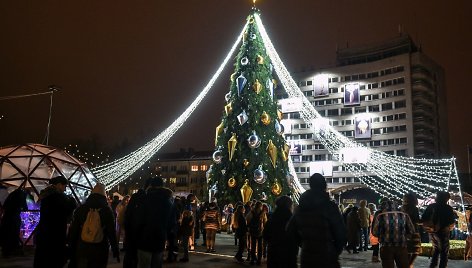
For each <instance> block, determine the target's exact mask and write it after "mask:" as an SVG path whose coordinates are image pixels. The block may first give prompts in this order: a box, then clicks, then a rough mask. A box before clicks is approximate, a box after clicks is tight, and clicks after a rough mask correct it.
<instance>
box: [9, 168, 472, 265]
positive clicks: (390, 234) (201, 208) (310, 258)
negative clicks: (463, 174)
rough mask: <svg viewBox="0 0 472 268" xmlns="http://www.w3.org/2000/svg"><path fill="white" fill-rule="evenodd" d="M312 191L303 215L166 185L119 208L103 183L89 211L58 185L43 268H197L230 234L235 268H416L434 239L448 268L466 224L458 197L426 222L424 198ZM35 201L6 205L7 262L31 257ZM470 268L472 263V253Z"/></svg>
mask: <svg viewBox="0 0 472 268" xmlns="http://www.w3.org/2000/svg"><path fill="white" fill-rule="evenodd" d="M309 184H310V189H309V190H307V191H306V192H305V193H303V194H302V195H301V196H300V198H299V200H298V201H299V202H298V206H295V204H294V203H293V200H292V198H291V197H289V196H280V197H278V198H277V199H276V200H275V204H273V205H274V209H271V204H267V203H265V202H264V201H263V200H251V201H249V202H247V203H242V202H237V203H235V204H234V205H233V204H224V206H223V208H220V207H219V206H218V203H217V200H216V199H215V198H212V199H211V200H209V202H202V203H200V202H199V200H198V199H197V198H196V196H195V195H193V194H189V195H188V196H186V197H179V196H174V193H173V192H172V191H171V190H170V189H168V188H165V187H164V185H163V180H162V178H159V177H156V178H150V179H148V180H147V181H146V183H145V185H144V187H143V188H142V189H140V190H138V191H137V192H136V193H134V194H133V195H132V196H124V197H122V198H121V199H120V198H119V197H118V196H116V197H113V198H109V197H108V196H107V195H106V192H105V186H104V185H103V184H100V183H98V184H97V185H95V187H94V188H93V190H92V192H91V194H90V195H89V196H88V197H87V199H86V201H85V202H84V203H83V204H77V203H76V202H75V200H74V199H73V198H70V197H68V196H67V195H66V194H65V190H66V186H67V185H68V181H67V179H65V178H64V177H56V178H53V179H51V180H50V186H48V187H47V188H45V189H44V190H43V191H41V193H40V196H39V201H40V204H41V206H40V213H41V214H40V215H41V217H40V221H39V224H38V226H37V228H36V230H35V233H34V243H35V256H34V267H53V268H54V267H65V266H66V265H67V267H72V268H75V267H79V268H81V267H106V266H107V264H108V256H109V251H110V250H111V253H112V256H113V258H115V259H116V261H117V262H120V261H121V258H120V255H122V256H123V267H125V268H128V267H129V268H135V267H139V268H148V267H153V268H154V267H162V265H163V262H164V261H166V262H175V261H180V262H189V261H190V259H189V251H193V250H195V247H196V243H197V241H198V239H200V237H201V238H202V241H203V243H202V246H204V247H205V248H206V252H207V253H209V254H211V253H215V252H217V250H218V245H217V243H216V235H217V233H219V232H221V231H222V229H224V228H225V229H226V232H227V233H228V234H234V239H235V240H234V242H235V243H234V244H235V250H236V248H237V253H236V254H235V256H234V258H235V260H236V261H237V262H241V263H242V262H248V263H249V264H251V265H261V264H262V263H263V262H266V264H267V267H272V268H274V267H284V268H285V267H288V268H291V267H298V264H297V261H298V259H299V260H300V265H301V267H323V268H331V267H333V268H337V267H340V263H339V255H340V254H341V253H342V252H343V251H344V250H345V251H347V254H356V253H359V252H360V251H368V250H372V259H371V261H372V262H381V265H382V267H392V268H393V267H395V265H396V267H398V268H410V267H414V262H415V259H416V257H417V256H418V255H419V254H420V253H421V250H422V248H421V242H422V235H421V234H422V233H424V232H427V233H429V237H430V240H431V243H432V245H433V250H432V256H431V264H430V267H440V268H442V267H447V262H448V251H449V247H450V246H449V238H450V231H451V226H453V225H454V223H455V221H456V216H455V213H454V211H453V209H452V207H450V206H449V205H448V200H449V198H450V196H449V193H447V192H438V193H437V196H436V202H435V203H433V204H431V205H429V206H428V207H426V209H425V210H424V212H422V213H420V211H419V210H418V200H417V199H416V196H415V194H414V193H409V194H406V195H405V196H404V198H403V200H402V202H401V205H400V204H397V203H396V202H395V201H394V200H392V199H389V198H382V199H381V200H380V201H379V203H378V204H377V205H376V204H373V203H368V202H367V201H366V200H361V201H360V202H359V207H358V206H356V205H349V206H347V207H346V208H345V207H344V206H343V205H337V204H336V203H335V202H334V201H333V200H332V199H331V198H330V195H329V194H328V192H327V184H326V180H325V178H324V177H323V176H322V175H320V174H314V175H313V176H311V177H310V179H309ZM25 196H26V193H25V192H24V190H22V189H17V190H15V191H13V192H12V193H10V194H9V195H8V197H6V198H4V199H3V200H2V204H3V206H2V212H3V213H0V214H2V215H3V216H2V218H1V224H0V246H1V247H2V253H3V255H4V256H5V257H8V256H10V255H14V254H17V253H18V252H19V251H21V245H22V242H21V239H20V236H19V233H20V225H21V218H20V212H21V211H23V210H25V209H26V201H25V200H26V197H25ZM470 225H471V226H472V223H470ZM470 231H472V230H470ZM468 239H472V238H470V237H469V238H468ZM120 241H123V244H122V245H123V246H122V248H121V249H120V248H119V245H120ZM470 242H472V241H470ZM470 242H469V243H470ZM179 252H181V258H180V259H179V258H178V256H179ZM299 254H300V256H298V255H299ZM465 258H466V259H470V258H472V248H471V247H470V246H469V248H467V249H466V255H465ZM438 265H439V266H438Z"/></svg>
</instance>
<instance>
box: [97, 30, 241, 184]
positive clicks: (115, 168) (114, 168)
mask: <svg viewBox="0 0 472 268" xmlns="http://www.w3.org/2000/svg"><path fill="white" fill-rule="evenodd" d="M246 28H247V23H246V24H245V25H244V27H243V30H242V31H241V33H240V34H239V35H238V38H237V39H236V41H235V43H234V44H233V47H232V48H231V50H230V52H229V53H228V55H226V58H225V59H224V61H223V63H222V64H221V65H220V67H219V68H218V69H217V71H216V73H215V74H214V75H213V77H212V78H211V79H210V81H209V82H208V84H207V85H206V86H205V88H204V89H203V91H202V92H200V94H199V95H198V96H197V98H196V99H195V100H194V101H193V102H192V104H191V105H190V106H189V107H188V108H187V109H186V110H185V111H184V112H183V113H182V114H181V115H180V116H179V117H178V118H177V119H176V120H175V121H174V122H173V123H172V124H171V125H170V126H169V127H167V129H165V130H164V131H163V132H162V133H160V134H159V135H158V136H157V137H155V138H154V139H152V140H151V141H149V142H148V143H146V144H145V145H144V146H142V147H141V148H139V149H137V150H136V151H134V152H132V153H131V154H129V155H127V156H124V157H122V158H120V159H117V160H115V161H113V162H111V163H108V164H105V165H102V166H99V167H97V168H94V169H92V172H93V173H94V174H95V175H96V176H97V178H98V179H99V180H100V181H101V182H102V183H104V184H105V185H106V188H107V189H111V188H113V187H114V186H115V185H117V184H118V183H120V182H121V181H123V180H125V179H127V178H128V177H129V176H130V175H132V174H133V173H134V172H135V171H136V170H138V169H139V168H140V167H141V165H143V164H144V163H146V162H147V161H148V160H149V159H150V158H151V157H152V156H153V155H154V154H155V153H157V151H159V149H160V148H161V147H162V146H163V145H164V144H166V142H167V141H168V140H169V139H170V138H171V137H172V136H173V135H174V134H175V133H176V132H177V130H179V128H180V127H181V126H182V125H183V124H184V123H185V121H186V120H187V119H188V117H189V116H190V115H191V114H192V112H193V111H194V110H195V109H196V108H197V106H198V105H199V104H200V102H201V101H202V100H203V98H204V97H205V96H206V94H207V93H208V91H209V90H210V89H211V88H212V86H213V84H214V83H215V81H216V79H217V78H218V77H219V75H220V74H221V72H222V71H223V69H224V67H225V66H226V65H227V63H228V61H229V60H230V59H231V56H232V55H233V54H234V51H235V50H236V49H237V47H238V44H239V42H240V41H241V40H242V36H243V34H244V31H245V30H246Z"/></svg>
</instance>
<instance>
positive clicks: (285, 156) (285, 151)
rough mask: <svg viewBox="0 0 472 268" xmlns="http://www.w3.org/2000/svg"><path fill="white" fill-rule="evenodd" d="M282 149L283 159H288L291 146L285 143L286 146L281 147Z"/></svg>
mask: <svg viewBox="0 0 472 268" xmlns="http://www.w3.org/2000/svg"><path fill="white" fill-rule="evenodd" d="M280 151H282V159H283V160H284V161H287V160H288V156H289V153H290V146H289V145H288V144H286V143H285V144H284V147H283V148H281V149H280Z"/></svg>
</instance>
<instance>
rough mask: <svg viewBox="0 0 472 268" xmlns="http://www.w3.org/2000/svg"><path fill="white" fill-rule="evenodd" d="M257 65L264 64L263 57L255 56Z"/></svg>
mask: <svg viewBox="0 0 472 268" xmlns="http://www.w3.org/2000/svg"><path fill="white" fill-rule="evenodd" d="M257 64H264V57H262V56H261V55H257Z"/></svg>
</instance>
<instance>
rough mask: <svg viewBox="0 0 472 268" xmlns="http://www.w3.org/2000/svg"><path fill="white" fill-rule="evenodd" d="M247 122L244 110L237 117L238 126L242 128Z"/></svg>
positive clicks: (247, 117) (247, 118)
mask: <svg viewBox="0 0 472 268" xmlns="http://www.w3.org/2000/svg"><path fill="white" fill-rule="evenodd" d="M247 120H249V116H248V115H247V113H246V110H243V111H242V112H241V113H240V114H239V115H238V121H239V124H240V125H241V126H242V125H244V123H246V122H247Z"/></svg>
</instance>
